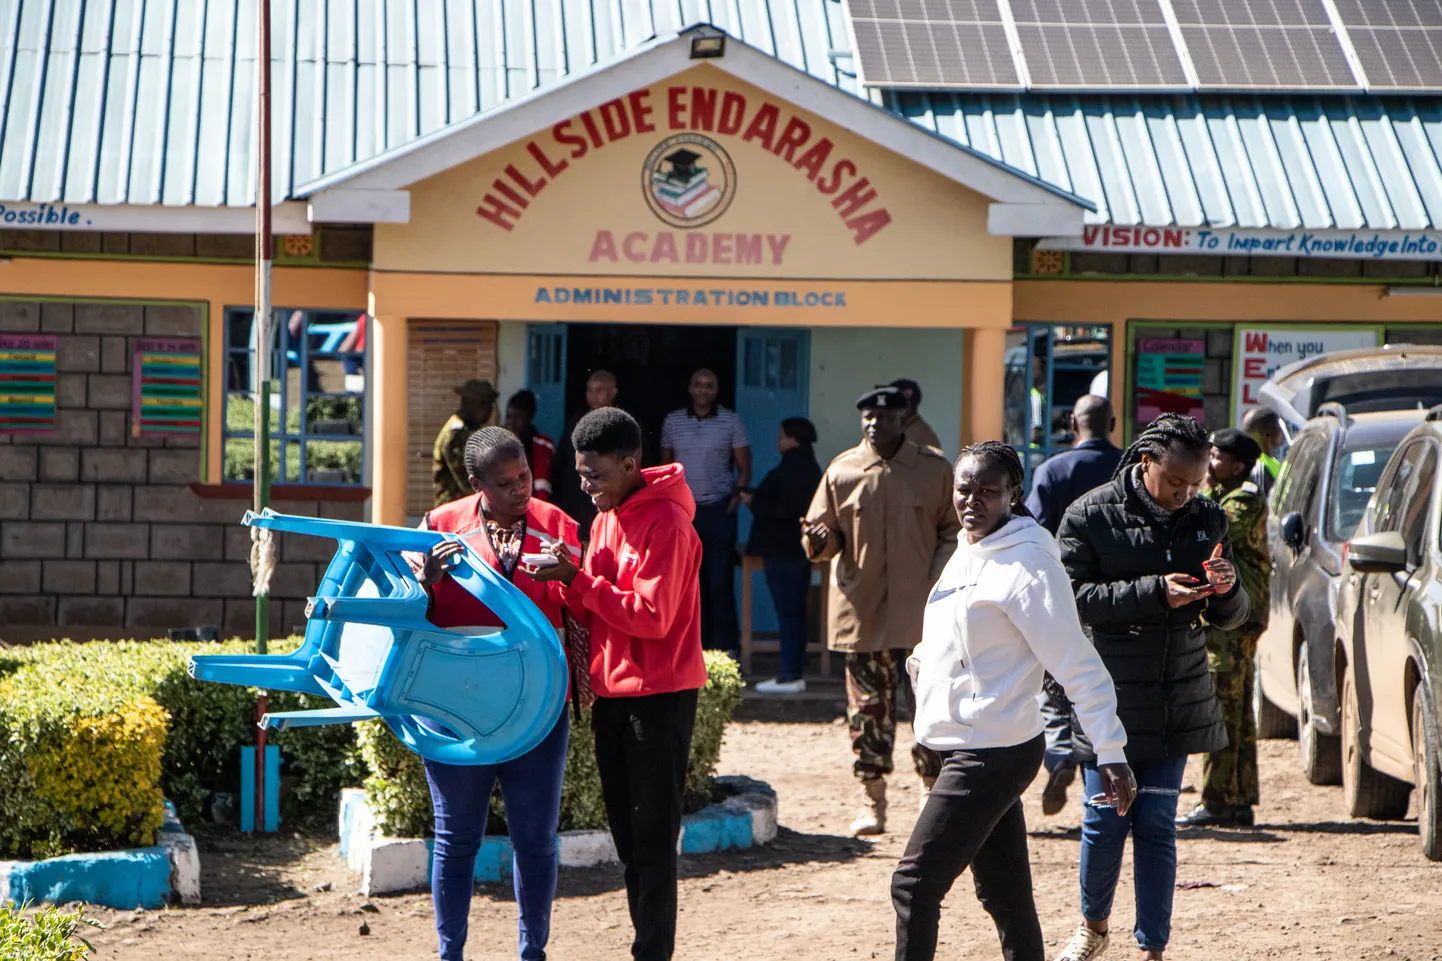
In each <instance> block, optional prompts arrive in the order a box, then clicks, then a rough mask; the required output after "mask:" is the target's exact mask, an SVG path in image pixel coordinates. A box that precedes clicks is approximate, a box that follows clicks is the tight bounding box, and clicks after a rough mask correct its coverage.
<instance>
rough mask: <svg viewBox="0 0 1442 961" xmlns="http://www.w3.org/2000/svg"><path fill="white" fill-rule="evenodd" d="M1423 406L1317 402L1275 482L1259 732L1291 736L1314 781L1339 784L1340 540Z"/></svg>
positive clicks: (1353, 526)
mask: <svg viewBox="0 0 1442 961" xmlns="http://www.w3.org/2000/svg"><path fill="white" fill-rule="evenodd" d="M1424 416H1425V413H1424V412H1423V411H1418V410H1402V411H1389V412H1385V413H1369V414H1353V413H1351V412H1349V411H1348V409H1347V408H1345V407H1343V406H1341V405H1340V404H1336V403H1328V404H1324V405H1323V406H1322V407H1321V409H1320V410H1318V411H1317V416H1316V417H1313V418H1312V419H1311V420H1309V421H1307V422H1306V425H1305V426H1304V427H1303V428H1302V429H1301V430H1300V431H1299V432H1297V433H1296V434H1295V435H1294V437H1293V440H1292V446H1291V448H1290V450H1289V451H1288V454H1287V459H1286V461H1284V462H1283V464H1282V472H1281V474H1280V475H1279V476H1278V478H1277V483H1276V485H1275V486H1274V487H1273V489H1272V495H1271V501H1270V507H1271V510H1270V511H1269V514H1268V518H1267V539H1268V545H1269V547H1270V548H1271V554H1272V606H1271V616H1270V619H1269V622H1268V626H1267V630H1266V631H1265V632H1264V633H1263V634H1262V637H1261V639H1260V641H1259V642H1258V644H1257V683H1256V685H1255V688H1254V691H1255V694H1254V697H1255V702H1254V707H1255V710H1256V720H1257V735H1258V736H1259V737H1267V738H1277V737H1293V736H1295V737H1296V738H1297V749H1298V757H1299V759H1300V761H1301V764H1302V770H1303V772H1304V773H1305V774H1306V775H1307V778H1308V779H1309V780H1310V781H1311V782H1312V783H1313V784H1340V783H1341V780H1342V767H1341V764H1342V755H1341V747H1340V743H1339V740H1338V735H1339V728H1338V709H1337V690H1336V687H1335V686H1334V684H1333V680H1332V679H1333V671H1332V652H1333V650H1334V643H1333V642H1334V632H1333V628H1332V625H1333V623H1334V622H1335V620H1336V618H1335V612H1336V607H1335V605H1336V596H1337V585H1338V581H1339V578H1340V576H1341V574H1342V545H1343V543H1344V542H1345V541H1346V540H1347V538H1349V537H1351V536H1352V532H1353V531H1354V530H1355V529H1356V527H1357V522H1358V521H1360V520H1361V518H1362V514H1363V512H1364V511H1365V509H1366V507H1367V501H1368V499H1369V498H1370V497H1371V496H1372V492H1373V490H1374V489H1375V488H1376V486H1377V480H1378V478H1379V477H1380V476H1381V474H1382V468H1383V467H1384V466H1385V465H1386V463H1387V458H1388V457H1390V456H1391V454H1392V451H1393V450H1394V449H1395V448H1396V446H1397V444H1398V442H1399V441H1401V440H1402V438H1403V437H1404V436H1406V434H1407V432H1408V431H1410V430H1411V429H1412V428H1413V427H1415V426H1416V425H1417V424H1419V423H1421V422H1422V419H1423V417H1424Z"/></svg>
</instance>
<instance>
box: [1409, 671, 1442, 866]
mask: <svg viewBox="0 0 1442 961" xmlns="http://www.w3.org/2000/svg"><path fill="white" fill-rule="evenodd" d="M1426 698H1427V689H1426V688H1425V687H1419V688H1417V690H1416V692H1415V693H1414V694H1413V695H1412V769H1413V771H1414V774H1413V782H1414V784H1415V787H1414V788H1413V797H1414V798H1415V800H1416V802H1417V833H1418V835H1419V836H1420V837H1421V840H1422V853H1423V854H1425V855H1427V857H1428V858H1430V859H1431V860H1433V861H1442V797H1439V791H1442V745H1438V743H1437V728H1436V726H1435V725H1433V726H1431V727H1429V726H1428V725H1427V709H1426V705H1425V701H1426Z"/></svg>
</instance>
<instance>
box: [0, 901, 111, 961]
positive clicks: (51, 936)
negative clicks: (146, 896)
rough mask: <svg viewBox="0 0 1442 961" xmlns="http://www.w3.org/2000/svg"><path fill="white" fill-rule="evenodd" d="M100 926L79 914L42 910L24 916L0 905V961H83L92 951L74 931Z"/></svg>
mask: <svg viewBox="0 0 1442 961" xmlns="http://www.w3.org/2000/svg"><path fill="white" fill-rule="evenodd" d="M81 925H88V926H89V927H92V928H98V927H100V926H101V925H100V922H99V921H92V920H90V919H88V918H82V917H81V916H80V912H79V911H63V910H61V909H60V908H56V907H46V908H41V909H40V910H38V911H36V912H34V913H33V914H30V913H26V912H25V911H24V909H16V908H14V907H12V906H9V905H6V904H4V903H0V961H85V959H86V958H88V957H90V955H91V952H92V951H93V950H94V949H93V948H92V947H91V946H90V942H89V941H86V940H85V939H84V938H82V937H81V936H80V935H79V934H78V933H77V932H78V931H79V930H80V926H81Z"/></svg>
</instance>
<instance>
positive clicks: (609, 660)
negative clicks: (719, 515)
mask: <svg viewBox="0 0 1442 961" xmlns="http://www.w3.org/2000/svg"><path fill="white" fill-rule="evenodd" d="M641 476H642V477H644V478H645V479H646V486H645V487H642V488H641V489H640V490H638V491H636V492H635V493H634V494H632V495H631V496H630V497H628V498H626V499H625V500H624V501H622V502H621V506H619V507H617V508H616V509H615V510H612V511H602V512H601V513H598V514H597V515H596V519H595V521H593V522H592V524H591V544H590V547H588V548H587V550H586V562H585V568H584V569H583V570H582V571H581V572H580V573H578V574H577V575H576V577H575V580H573V581H572V582H571V586H570V589H569V592H568V593H569V600H570V602H571V604H572V605H573V607H579V608H580V609H582V610H583V611H584V612H585V614H586V615H588V621H589V624H590V628H591V688H592V689H593V690H594V691H595V692H596V694H597V695H598V696H600V697H639V696H641V695H643V694H669V693H671V692H674V691H689V690H693V689H695V688H699V687H703V686H704V685H705V684H706V662H705V660H704V659H703V658H702V656H701V585H700V574H701V538H699V537H697V536H696V529H695V528H694V527H692V526H691V520H692V518H694V517H695V516H696V501H695V499H694V498H692V496H691V490H690V488H688V487H687V486H686V474H685V471H684V469H683V468H682V467H681V465H680V464H668V465H666V466H665V467H649V468H647V469H645V470H643V471H641Z"/></svg>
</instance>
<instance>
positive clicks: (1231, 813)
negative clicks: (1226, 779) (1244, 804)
mask: <svg viewBox="0 0 1442 961" xmlns="http://www.w3.org/2000/svg"><path fill="white" fill-rule="evenodd" d="M1177 826H1178V827H1184V828H1230V827H1236V826H1237V815H1236V810H1235V809H1234V808H1221V809H1218V808H1209V807H1207V806H1206V805H1205V804H1198V805H1197V806H1196V807H1195V808H1193V809H1192V813H1190V814H1183V815H1182V816H1181V817H1179V818H1177Z"/></svg>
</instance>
